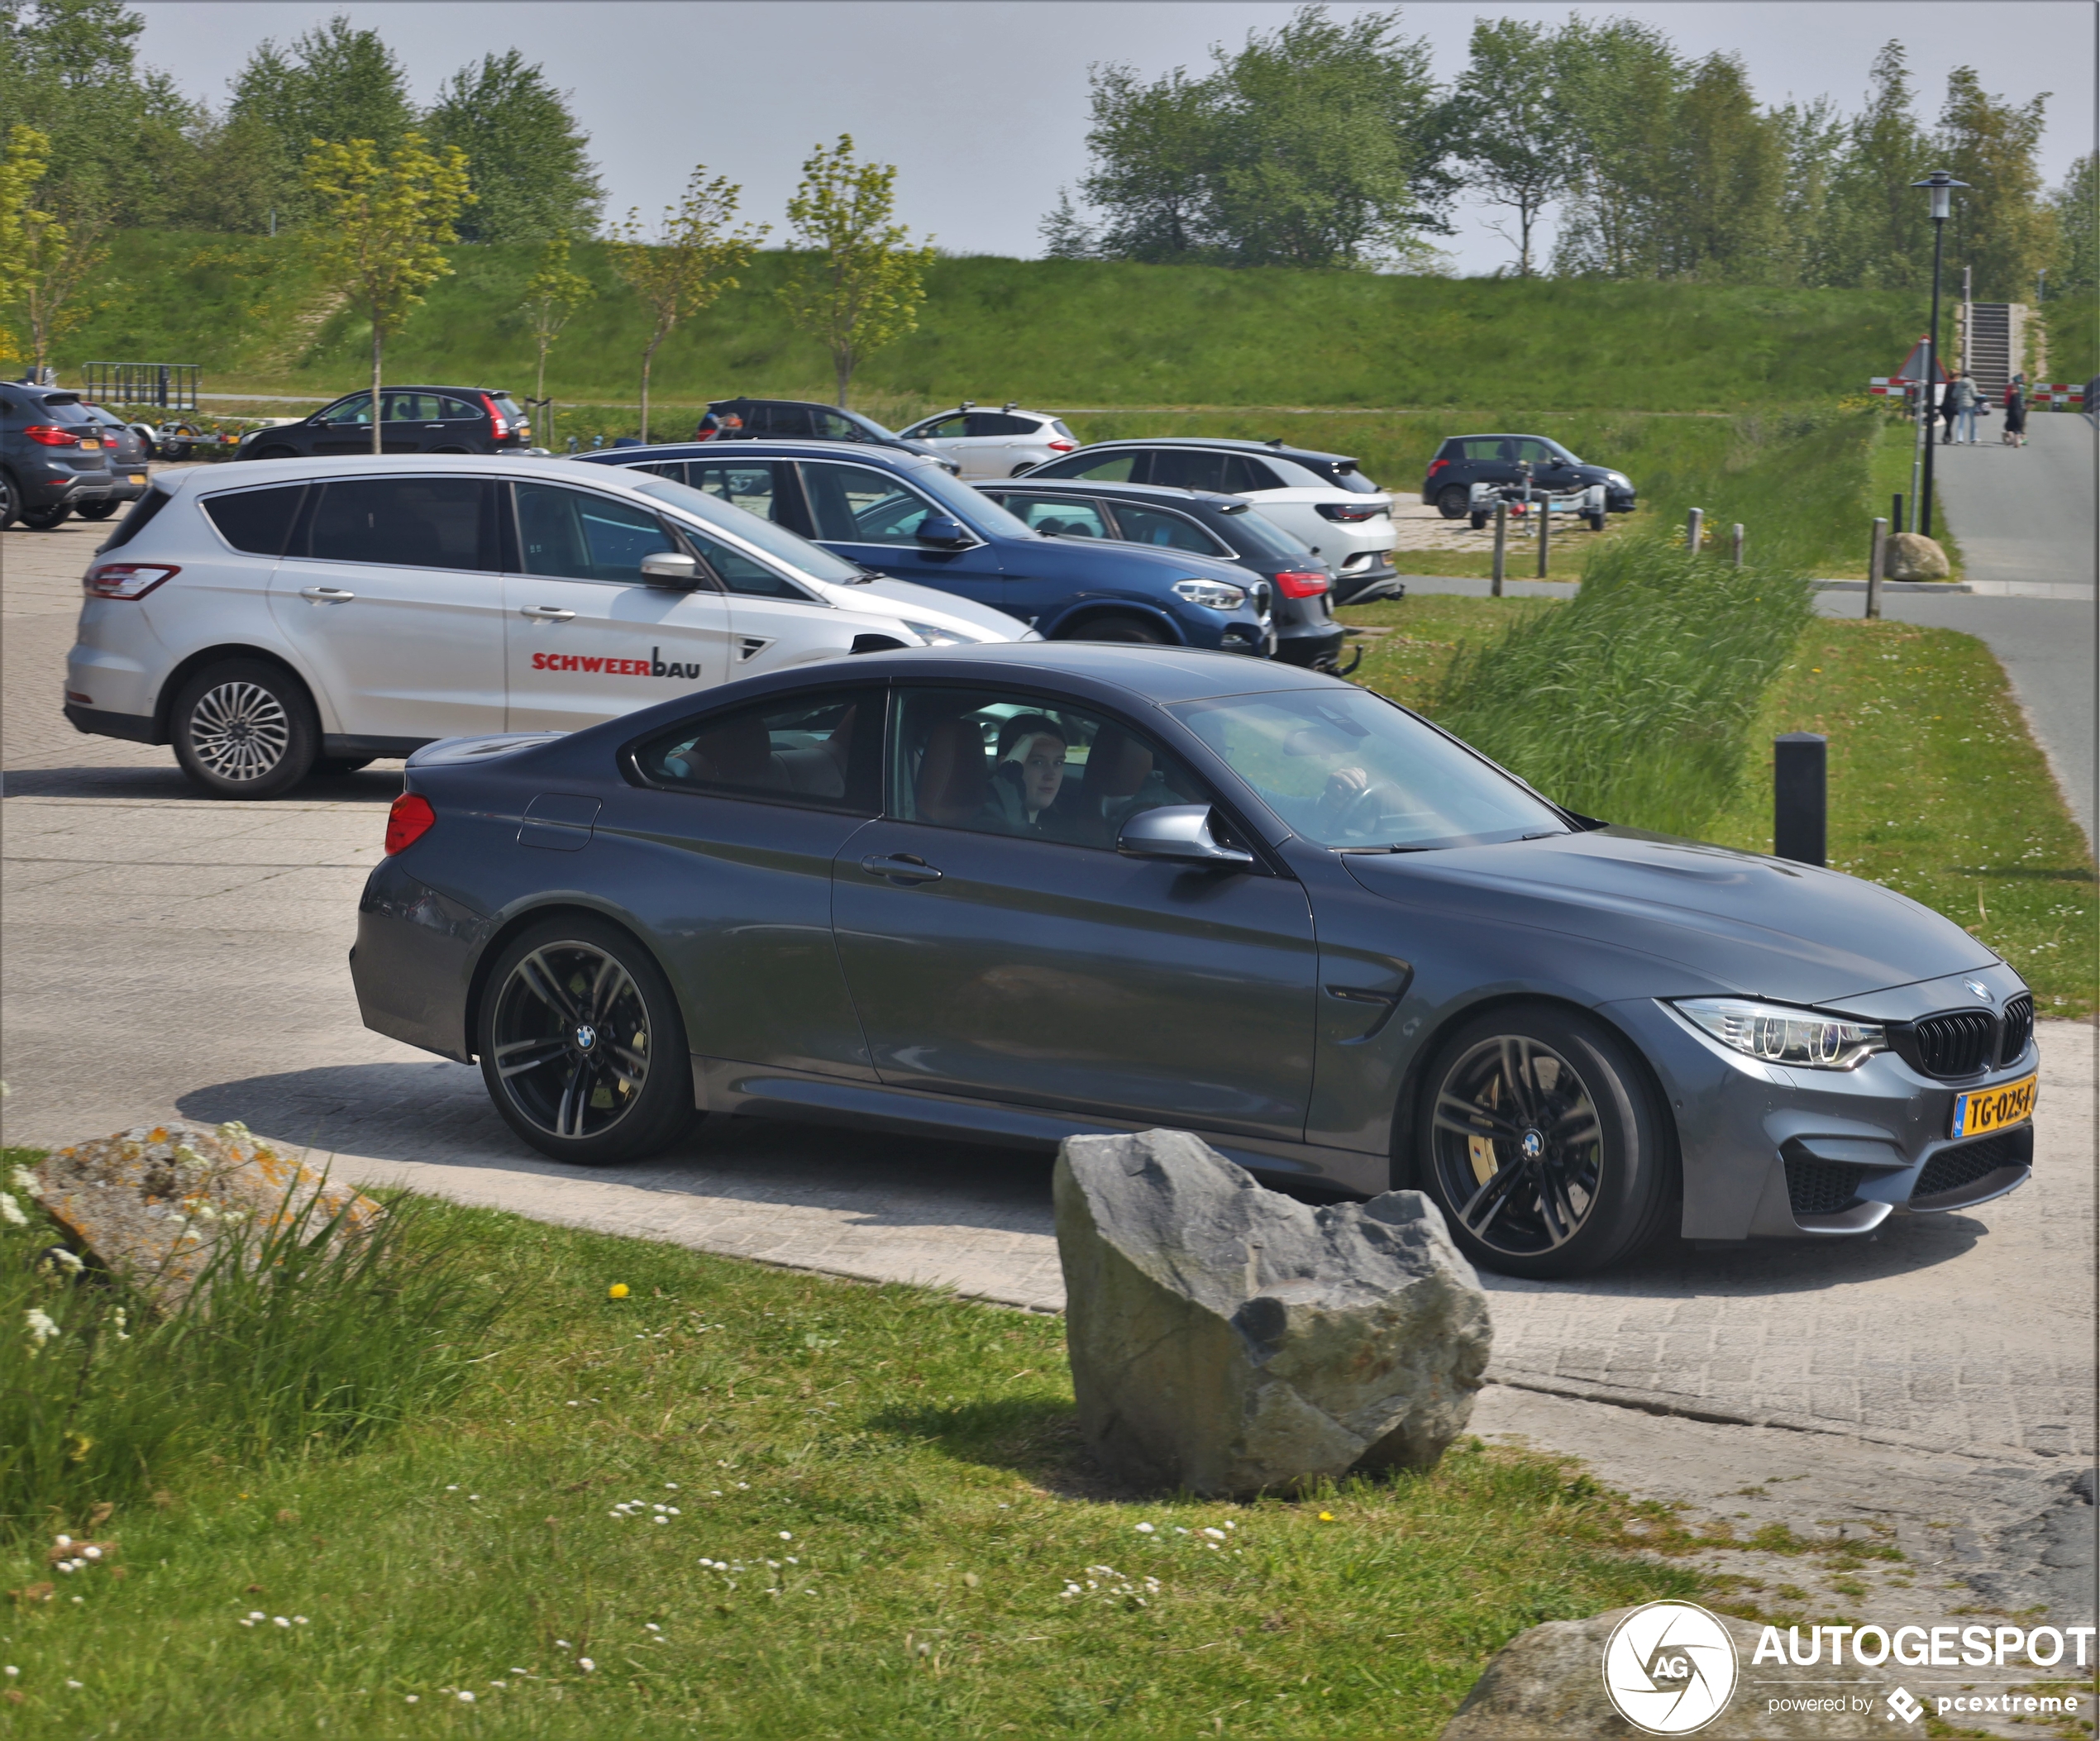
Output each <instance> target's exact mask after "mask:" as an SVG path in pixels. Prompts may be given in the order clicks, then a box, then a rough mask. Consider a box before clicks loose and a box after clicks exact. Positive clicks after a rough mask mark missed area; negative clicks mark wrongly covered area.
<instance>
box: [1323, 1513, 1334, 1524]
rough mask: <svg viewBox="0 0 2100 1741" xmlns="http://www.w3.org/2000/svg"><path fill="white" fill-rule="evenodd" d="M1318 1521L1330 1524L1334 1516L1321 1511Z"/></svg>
mask: <svg viewBox="0 0 2100 1741" xmlns="http://www.w3.org/2000/svg"><path fill="white" fill-rule="evenodd" d="M1320 1522H1321V1523H1323V1524H1331V1523H1333V1522H1334V1513H1333V1512H1331V1511H1323V1512H1321V1513H1320Z"/></svg>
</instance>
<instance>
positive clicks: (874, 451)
mask: <svg viewBox="0 0 2100 1741" xmlns="http://www.w3.org/2000/svg"><path fill="white" fill-rule="evenodd" d="M836 409H837V407H836V406H834V407H833V410H836ZM841 449H845V450H847V451H850V452H851V453H852V454H853V455H854V456H855V463H856V464H860V463H862V462H866V463H867V464H869V465H886V466H888V467H890V470H893V471H913V470H919V469H920V468H922V467H926V466H931V467H932V468H933V470H935V471H939V472H946V471H947V466H946V465H943V464H942V463H941V462H940V461H939V460H937V459H935V458H934V457H933V456H932V455H931V454H924V453H914V452H913V451H911V450H910V449H909V448H906V447H877V448H870V447H866V446H862V445H861V443H860V442H858V441H820V440H819V439H818V438H817V437H815V436H760V437H758V438H757V439H756V441H752V440H744V441H663V442H658V443H655V444H652V445H651V446H647V447H601V448H598V449H596V450H594V451H593V452H591V453H590V454H589V455H588V456H585V455H583V454H578V455H577V456H576V457H577V458H578V459H579V460H584V461H585V464H587V465H596V466H603V465H627V464H628V463H629V462H630V461H632V460H641V459H651V460H712V459H714V458H715V457H717V456H720V457H721V458H722V459H723V461H724V463H725V464H731V465H733V464H734V463H735V462H736V461H737V460H739V459H744V460H766V459H789V460H795V459H800V458H802V457H804V456H808V457H809V458H812V459H819V460H835V459H837V458H838V456H839V451H840V450H841ZM512 463H515V462H514V461H513V462H512Z"/></svg>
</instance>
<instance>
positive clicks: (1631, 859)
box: [1347, 828, 1997, 1004]
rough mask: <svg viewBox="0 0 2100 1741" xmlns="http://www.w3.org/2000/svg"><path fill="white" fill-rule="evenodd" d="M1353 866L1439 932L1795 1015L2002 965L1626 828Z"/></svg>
mask: <svg viewBox="0 0 2100 1741" xmlns="http://www.w3.org/2000/svg"><path fill="white" fill-rule="evenodd" d="M1347 862H1348V866H1349V869H1350V871H1352V872H1353V873H1354V875H1355V876H1356V879H1357V880H1358V882H1359V883H1361V884H1362V885H1363V886H1364V887H1365V888H1366V889H1368V890H1371V891H1372V893H1374V894H1382V895H1386V896H1387V897H1389V898H1390V899H1394V900H1399V901H1406V902H1408V903H1409V904H1421V905H1424V906H1425V907H1429V908H1432V909H1435V910H1436V911H1437V912H1438V913H1439V918H1440V919H1442V918H1449V919H1451V920H1455V921H1457V922H1458V923H1464V922H1465V920H1466V919H1467V918H1476V919H1477V920H1478V921H1479V922H1480V923H1486V924H1493V923H1507V922H1509V921H1510V920H1511V919H1515V921H1516V922H1518V923H1522V924H1526V925H1534V926H1537V927H1539V928H1541V929H1544V930H1548V931H1558V932H1564V933H1573V934H1575V935H1578V936H1582V937H1589V938H1592V939H1593V940H1595V941H1596V942H1603V943H1607V944H1611V945H1614V946H1616V947H1623V948H1625V949H1629V950H1635V951H1638V952H1640V953H1642V954H1644V955H1648V956H1658V957H1660V958H1661V959H1663V960H1664V961H1673V962H1677V963H1678V964H1680V965H1682V966H1684V967H1687V968H1689V969H1691V970H1692V971H1693V972H1694V973H1696V974H1697V975H1701V977H1702V978H1704V979H1706V980H1709V981H1711V982H1712V983H1713V984H1714V985H1720V986H1725V987H1726V988H1727V989H1729V990H1733V991H1736V992H1740V993H1742V994H1744V995H1750V996H1759V997H1766V998H1772V999H1778V1000H1780V1001H1783V1002H1787V1003H1796V1004H1834V1003H1840V1002H1842V1001H1843V1000H1844V999H1846V998H1848V997H1857V996H1862V995H1865V994H1867V993H1869V992H1872V991H1879V990H1886V989H1887V988H1888V987H1890V986H1895V985H1911V984H1914V983H1916V981H1918V980H1930V979H1938V978H1942V977H1945V976H1946V975H1951V974H1957V973H1964V972H1973V971H1975V970H1977V969H1978V968H1983V967H1989V966H1995V965H1996V964H1997V956H1995V955H1993V953H1992V952H1991V951H1990V950H1989V949H1988V948H1986V947H1984V946H1983V944H1982V943H1980V942H1977V940H1976V939H1975V938H1974V937H1971V936H1969V933H1967V932H1965V931H1964V930H1963V929H1962V928H1960V927H1959V925H1957V924H1954V923H1953V922H1952V921H1951V920H1949V919H1946V918H1942V917H1941V916H1940V914H1939V913H1935V912H1933V911H1932V910H1931V909H1930V908H1928V907H1924V906H1921V905H1920V904H1918V903H1917V902H1916V901H1914V900H1911V899H1909V898H1908V897H1907V896H1905V895H1901V894H1897V893H1896V892H1895V891H1894V890H1890V889H1884V888H1883V887H1881V886H1880V885H1878V884H1877V883H1869V882H1864V881H1862V880H1860V879H1859V878H1857V877H1851V876H1846V875H1843V874H1842V873H1841V872H1839V871H1824V870H1820V869H1818V868H1816V867H1815V866H1810V865H1797V864H1793V863H1791V862H1789V861H1787V860H1785V859H1778V858H1766V857H1764V856H1759V855H1758V854H1756V853H1751V852H1737V851H1731V850H1730V849H1729V848H1727V847H1709V846H1703V845H1701V844H1699V843H1698V842H1694V841H1685V840H1675V839H1672V838H1670V837H1668V836H1665V835H1656V834H1644V833H1642V832H1639V831H1638V830H1635V829H1630V828H1603V829H1598V830H1596V831H1594V832H1589V833H1584V834H1563V835H1554V836H1550V837H1548V838H1546V839H1544V840H1532V841H1513V842H1510V843H1508V844H1506V845H1504V846H1496V847H1456V848H1451V849H1449V850H1444V851H1429V852H1410V853H1394V854H1391V855H1382V856H1367V855H1363V854H1354V853H1353V854H1351V855H1349V856H1348V860H1347ZM1513 903H1514V904H1513ZM1692 989H1700V988H1692V987H1687V990H1692ZM1658 991H1659V995H1664V994H1666V993H1667V991H1668V988H1666V987H1659V988H1658Z"/></svg>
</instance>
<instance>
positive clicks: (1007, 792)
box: [983, 713, 1068, 838]
mask: <svg viewBox="0 0 2100 1741" xmlns="http://www.w3.org/2000/svg"><path fill="white" fill-rule="evenodd" d="M1067 747H1068V746H1067V743H1066V741H1065V731H1064V727H1062V726H1061V725H1059V724H1058V723H1057V722H1056V721H1055V720H1053V719H1052V718H1050V717H1049V716H1048V714H1045V713H1019V714H1016V715H1015V716H1014V718H1011V719H1009V720H1008V721H1007V722H1006V723H1005V726H1004V727H1001V728H1000V734H999V761H998V766H996V767H995V768H994V769H993V770H992V776H991V780H990V783H989V785H988V788H987V791H986V798H985V808H984V815H983V822H984V825H985V826H986V828H994V829H996V830H998V831H999V832H1001V833H1005V834H1043V835H1048V836H1051V837H1053V838H1062V837H1063V836H1064V833H1065V830H1064V829H1063V828H1061V827H1060V826H1059V824H1060V823H1062V821H1063V820H1064V818H1062V817H1059V816H1056V815H1055V814H1054V813H1053V807H1054V806H1055V805H1056V804H1057V794H1058V792H1059V791H1060V789H1062V787H1063V785H1064V783H1065V757H1066V755H1067Z"/></svg>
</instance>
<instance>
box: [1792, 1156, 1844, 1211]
mask: <svg viewBox="0 0 2100 1741" xmlns="http://www.w3.org/2000/svg"><path fill="white" fill-rule="evenodd" d="M1857 1202H1859V1168H1858V1167H1856V1166H1840V1164H1839V1163H1837V1162H1836V1161H1814V1160H1810V1159H1808V1158H1807V1157H1797V1156H1794V1155H1789V1156H1787V1207H1788V1208H1789V1209H1792V1211H1793V1212H1794V1214H1797V1215H1835V1214H1839V1213H1840V1211H1842V1210H1845V1209H1850V1208H1851V1207H1852V1206H1853V1205H1854V1204H1856V1203H1857Z"/></svg>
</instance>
